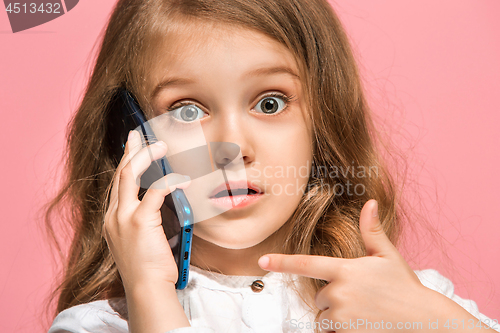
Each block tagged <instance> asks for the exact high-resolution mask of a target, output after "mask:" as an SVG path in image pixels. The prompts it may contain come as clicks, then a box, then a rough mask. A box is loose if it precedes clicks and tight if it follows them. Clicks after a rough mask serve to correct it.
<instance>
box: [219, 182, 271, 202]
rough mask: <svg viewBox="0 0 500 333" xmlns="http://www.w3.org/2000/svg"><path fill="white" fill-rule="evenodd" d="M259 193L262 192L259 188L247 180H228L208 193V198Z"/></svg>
mask: <svg viewBox="0 0 500 333" xmlns="http://www.w3.org/2000/svg"><path fill="white" fill-rule="evenodd" d="M259 194H263V192H262V191H261V189H260V188H258V187H257V186H255V185H253V184H251V183H250V182H248V181H230V182H228V183H222V184H220V185H219V186H217V187H216V188H215V189H214V190H213V191H212V193H211V194H210V199H213V198H222V197H231V196H233V197H235V196H239V195H259Z"/></svg>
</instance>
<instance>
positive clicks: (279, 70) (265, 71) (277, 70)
mask: <svg viewBox="0 0 500 333" xmlns="http://www.w3.org/2000/svg"><path fill="white" fill-rule="evenodd" d="M273 74H288V75H290V76H291V77H292V78H293V79H295V80H300V76H299V75H298V74H297V73H295V71H294V70H292V69H291V68H290V67H286V66H278V67H263V68H258V69H254V70H251V71H248V72H246V73H244V76H262V75H273ZM195 82H196V80H193V79H187V78H181V77H171V78H166V79H165V80H163V81H161V82H160V83H159V84H158V85H157V86H156V87H155V89H154V90H153V93H152V94H151V99H154V98H155V97H156V95H158V93H159V92H160V91H162V90H163V89H165V88H167V87H169V86H181V85H188V84H192V83H195Z"/></svg>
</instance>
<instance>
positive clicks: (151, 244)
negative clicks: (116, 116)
mask: <svg viewBox="0 0 500 333" xmlns="http://www.w3.org/2000/svg"><path fill="white" fill-rule="evenodd" d="M135 134H136V136H135V137H134V136H132V138H131V140H129V142H127V145H126V149H125V154H124V156H123V158H122V160H121V161H120V164H119V165H118V168H117V172H116V174H115V178H114V183H113V187H112V190H111V195H110V205H109V208H108V210H107V212H106V216H105V222H104V226H103V228H104V235H105V238H106V241H107V242H108V245H109V248H110V250H111V253H112V254H113V258H114V259H115V262H116V265H117V267H118V270H119V272H120V276H121V277H122V281H123V284H124V287H125V289H126V291H127V289H128V290H131V289H132V288H133V287H134V286H135V285H137V284H141V283H148V282H155V283H164V282H167V283H168V282H171V283H172V286H173V285H175V284H176V283H177V280H178V272H177V265H176V263H175V259H174V257H173V255H172V251H171V250H170V246H169V243H168V241H167V239H166V237H165V234H164V232H163V228H162V227H161V224H162V219H161V216H160V214H159V211H160V208H161V206H162V205H163V201H164V197H165V196H166V195H168V194H169V193H170V188H169V186H165V187H164V188H161V187H159V188H157V189H154V190H148V191H147V192H146V193H145V194H144V197H143V198H142V201H141V200H139V199H138V197H137V193H138V191H139V186H138V185H137V184H136V181H135V179H134V177H133V171H132V170H133V169H134V170H139V171H145V170H146V169H147V168H148V167H149V164H150V159H149V158H150V155H149V154H152V156H153V158H154V159H158V158H160V157H161V156H163V155H164V154H165V152H166V150H167V148H166V147H165V146H162V145H159V144H153V145H151V146H149V147H145V148H142V145H141V143H140V138H139V135H138V133H135ZM166 177H167V178H168V179H167V181H168V182H169V183H175V182H179V181H182V178H183V176H181V175H179V174H174V173H172V174H169V175H167V176H166ZM176 178H177V179H176ZM160 181H165V179H160ZM187 186H189V181H185V182H184V183H182V184H179V185H176V187H179V188H186V187H187Z"/></svg>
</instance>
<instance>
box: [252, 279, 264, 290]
mask: <svg viewBox="0 0 500 333" xmlns="http://www.w3.org/2000/svg"><path fill="white" fill-rule="evenodd" d="M262 289H264V282H262V280H255V281H254V282H253V283H252V291H253V292H255V293H260V292H261V291H262Z"/></svg>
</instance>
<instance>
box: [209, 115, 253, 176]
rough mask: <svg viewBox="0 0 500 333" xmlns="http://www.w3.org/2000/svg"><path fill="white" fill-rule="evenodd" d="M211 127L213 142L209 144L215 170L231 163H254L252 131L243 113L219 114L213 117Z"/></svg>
mask: <svg viewBox="0 0 500 333" xmlns="http://www.w3.org/2000/svg"><path fill="white" fill-rule="evenodd" d="M213 126H214V127H213V130H214V134H215V135H214V136H213V139H214V141H215V142H211V143H210V148H211V150H212V154H213V158H214V164H215V166H216V167H217V168H223V167H226V166H228V165H229V164H231V163H241V162H243V164H244V165H247V164H250V163H252V162H253V161H254V156H255V152H254V144H253V140H252V137H251V135H252V131H251V130H250V124H249V119H246V118H245V113H244V112H234V111H233V112H221V113H220V114H218V115H217V116H216V117H214V119H213ZM240 152H241V155H240ZM240 158H241V159H243V161H240V160H239V159H240Z"/></svg>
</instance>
